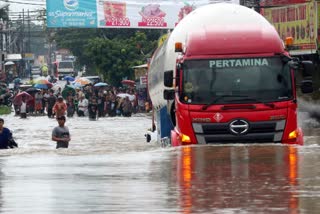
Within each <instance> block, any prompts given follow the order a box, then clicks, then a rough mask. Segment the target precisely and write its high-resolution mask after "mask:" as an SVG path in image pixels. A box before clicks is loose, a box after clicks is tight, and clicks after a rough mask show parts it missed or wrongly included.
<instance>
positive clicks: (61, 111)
mask: <svg viewBox="0 0 320 214" xmlns="http://www.w3.org/2000/svg"><path fill="white" fill-rule="evenodd" d="M52 110H53V112H54V114H55V115H56V118H58V117H60V116H64V115H65V113H66V111H67V104H66V103H65V102H64V101H63V97H62V96H59V97H58V99H57V102H56V103H55V104H54V106H53V108H52Z"/></svg>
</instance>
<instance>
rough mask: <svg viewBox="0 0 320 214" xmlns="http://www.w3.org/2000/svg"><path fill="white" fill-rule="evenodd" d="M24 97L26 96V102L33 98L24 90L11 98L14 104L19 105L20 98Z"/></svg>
mask: <svg viewBox="0 0 320 214" xmlns="http://www.w3.org/2000/svg"><path fill="white" fill-rule="evenodd" d="M23 97H25V98H26V102H29V101H30V100H33V97H32V96H31V95H30V94H29V93H27V92H25V91H22V92H20V93H18V94H17V95H16V96H15V97H14V98H13V100H12V101H13V104H14V105H21V102H22V98H23Z"/></svg>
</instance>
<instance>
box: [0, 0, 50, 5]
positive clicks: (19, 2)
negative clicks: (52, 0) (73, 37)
mask: <svg viewBox="0 0 320 214" xmlns="http://www.w3.org/2000/svg"><path fill="white" fill-rule="evenodd" d="M1 1H3V2H7V3H12V4H25V5H40V6H45V5H46V3H45V2H43V3H39V1H38V3H36V2H30V1H28V2H22V1H4V0H1Z"/></svg>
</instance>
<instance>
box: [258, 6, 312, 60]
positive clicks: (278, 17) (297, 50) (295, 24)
mask: <svg viewBox="0 0 320 214" xmlns="http://www.w3.org/2000/svg"><path fill="white" fill-rule="evenodd" d="M316 10H317V4H316V2H314V1H312V2H308V3H300V4H292V5H287V6H280V7H271V8H264V9H263V10H262V14H263V15H264V17H265V18H266V19H267V20H268V21H269V22H270V23H272V24H273V25H274V27H275V28H276V30H277V31H278V33H279V35H280V37H281V38H282V39H283V40H285V39H286V37H292V38H293V49H292V50H290V53H291V54H312V53H315V52H316V50H317V12H316Z"/></svg>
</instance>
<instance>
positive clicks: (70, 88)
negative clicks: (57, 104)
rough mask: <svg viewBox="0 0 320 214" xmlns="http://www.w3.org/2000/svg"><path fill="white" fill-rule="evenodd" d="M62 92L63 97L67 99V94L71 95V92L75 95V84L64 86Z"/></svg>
mask: <svg viewBox="0 0 320 214" xmlns="http://www.w3.org/2000/svg"><path fill="white" fill-rule="evenodd" d="M61 94H62V97H63V98H64V99H66V98H67V96H68V95H70V94H71V95H72V96H75V95H76V90H75V89H74V87H73V86H71V85H66V87H64V89H63V90H62V92H61Z"/></svg>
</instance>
